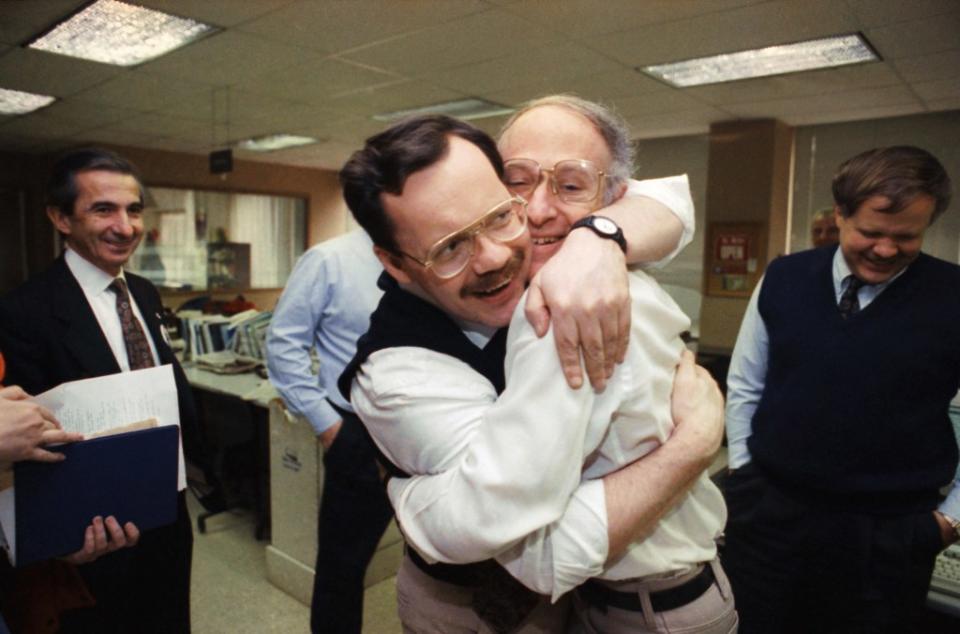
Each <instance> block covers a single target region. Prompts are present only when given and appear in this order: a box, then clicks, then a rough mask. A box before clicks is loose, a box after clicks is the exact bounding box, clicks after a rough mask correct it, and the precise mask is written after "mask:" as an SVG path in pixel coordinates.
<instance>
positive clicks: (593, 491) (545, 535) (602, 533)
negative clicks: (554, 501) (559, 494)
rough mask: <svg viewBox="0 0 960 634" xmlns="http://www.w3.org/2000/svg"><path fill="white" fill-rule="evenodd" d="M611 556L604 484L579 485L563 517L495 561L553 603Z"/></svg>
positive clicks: (599, 568)
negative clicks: (549, 598)
mask: <svg viewBox="0 0 960 634" xmlns="http://www.w3.org/2000/svg"><path fill="white" fill-rule="evenodd" d="M608 552H609V541H608V539H607V506H606V498H605V493H604V488H603V481H602V480H590V481H587V482H585V483H583V484H581V485H580V487H579V488H578V489H577V491H576V493H575V494H574V495H573V497H571V498H570V503H569V505H568V506H567V509H566V511H565V512H564V514H563V517H562V518H561V519H560V520H559V521H557V522H555V523H553V524H551V525H550V526H548V527H546V528H544V529H541V530H539V531H537V532H536V533H534V534H532V535H530V536H528V537H527V538H526V539H525V540H524V541H523V542H522V543H521V544H520V545H518V546H517V547H515V548H511V549H510V550H508V551H507V552H505V553H503V554H502V555H501V556H498V557H497V561H498V562H499V563H500V564H501V565H502V566H503V567H504V568H506V569H507V571H508V572H509V573H510V574H511V575H513V576H514V577H516V578H517V579H518V580H520V582H521V583H523V584H524V585H525V586H527V587H528V588H530V589H532V590H534V591H535V592H539V593H540V594H548V595H550V597H551V600H552V601H553V602H556V601H557V600H558V599H559V598H560V597H561V596H563V595H564V594H566V593H567V592H569V591H570V590H572V589H573V588H575V587H577V586H578V585H580V584H581V583H583V582H584V581H586V580H587V579H590V578H591V577H596V576H597V575H599V574H600V573H602V572H603V569H604V566H605V564H606V561H607V554H608Z"/></svg>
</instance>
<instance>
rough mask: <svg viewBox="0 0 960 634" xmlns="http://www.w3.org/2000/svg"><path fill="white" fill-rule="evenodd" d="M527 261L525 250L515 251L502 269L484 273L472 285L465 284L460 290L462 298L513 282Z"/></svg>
mask: <svg viewBox="0 0 960 634" xmlns="http://www.w3.org/2000/svg"><path fill="white" fill-rule="evenodd" d="M525 259H526V254H525V253H524V251H523V249H513V253H512V254H511V256H510V259H509V260H507V262H506V264H504V265H503V267H502V268H500V269H498V270H496V271H490V272H488V273H484V274H483V275H481V276H479V277H477V279H475V280H473V281H472V282H471V283H470V284H465V285H464V286H463V288H461V289H460V297H466V296H467V295H471V294H473V293H486V292H489V291H491V290H493V289H495V288H497V287H499V286H502V285H504V284H505V283H507V282H509V281H511V280H512V279H513V278H514V277H516V276H517V275H518V274H519V273H520V271H521V269H522V268H523V263H524V260H525Z"/></svg>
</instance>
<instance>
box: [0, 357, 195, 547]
mask: <svg viewBox="0 0 960 634" xmlns="http://www.w3.org/2000/svg"><path fill="white" fill-rule="evenodd" d="M33 400H34V401H35V402H37V403H39V404H41V405H43V406H44V407H46V408H47V409H49V410H50V411H52V412H53V414H54V416H56V417H57V419H58V420H59V421H60V423H61V424H62V425H63V428H64V429H66V430H67V431H76V432H80V433H82V434H84V436H86V437H88V438H89V437H91V436H94V435H98V434H102V433H103V432H107V431H110V430H112V429H116V428H123V427H125V426H128V425H131V424H133V423H137V422H140V421H145V420H147V419H150V418H153V419H156V422H157V424H158V425H160V426H163V425H176V426H179V424H180V410H179V406H178V397H177V385H176V381H175V380H174V377H173V366H171V365H163V366H160V367H155V368H147V369H145V370H135V371H132V372H120V373H117V374H111V375H108V376H102V377H96V378H92V379H83V380H80V381H70V382H68V383H63V384H61V385H58V386H57V387H55V388H53V389H51V390H48V391H46V392H44V393H43V394H40V395H38V396H35V397H34V398H33ZM178 443H179V448H178V453H179V456H178V466H177V488H178V490H183V489H184V488H186V484H187V479H186V469H185V463H184V459H183V444H182V441H180V440H178ZM15 488H16V482H14V486H13V487H7V488H6V489H4V490H3V491H0V525H2V528H3V533H4V536H5V537H6V540H7V546H8V547H9V550H10V551H12V553H15V552H16V534H15V528H14V527H15V526H16V516H15V506H16V505H15ZM92 518H93V515H91V516H90V519H92ZM118 519H119V518H118ZM11 556H13V555H12V554H11Z"/></svg>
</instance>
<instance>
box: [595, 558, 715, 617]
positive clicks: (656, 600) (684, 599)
mask: <svg viewBox="0 0 960 634" xmlns="http://www.w3.org/2000/svg"><path fill="white" fill-rule="evenodd" d="M714 581H715V577H714V576H713V568H711V567H710V564H707V565H705V566H704V567H703V570H701V571H700V574H698V575H697V576H695V577H693V578H692V579H690V580H689V581H687V582H686V583H683V584H681V585H679V586H677V587H675V588H669V589H667V590H658V591H656V592H651V593H650V605H651V606H653V611H654V612H666V611H668V610H676V609H677V608H680V607H683V606H685V605H687V604H688V603H691V602H692V601H694V600H696V599H699V598H700V597H701V596H702V595H703V593H704V592H706V591H707V590H708V589H709V588H710V586H711V585H713V582H714ZM577 592H578V593H579V595H580V597H581V598H582V599H583V600H584V601H586V602H587V603H588V604H589V605H592V606H596V607H601V608H606V607H613V608H619V609H621V610H629V611H631V612H643V605H642V604H641V602H640V597H639V596H638V595H637V594H636V593H635V592H620V591H619V590H614V589H612V588H610V587H609V586H606V585H604V584H602V583H600V582H599V581H597V580H595V579H589V580H588V581H587V582H586V583H584V584H583V585H582V586H580V587H579V588H577Z"/></svg>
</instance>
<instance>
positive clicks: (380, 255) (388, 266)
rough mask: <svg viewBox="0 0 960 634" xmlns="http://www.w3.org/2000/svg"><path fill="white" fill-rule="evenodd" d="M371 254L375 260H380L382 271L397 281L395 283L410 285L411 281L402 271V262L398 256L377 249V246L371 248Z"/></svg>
mask: <svg viewBox="0 0 960 634" xmlns="http://www.w3.org/2000/svg"><path fill="white" fill-rule="evenodd" d="M373 253H374V254H375V255H376V256H377V259H378V260H380V264H382V265H383V269H384V270H385V271H386V272H387V273H389V274H390V276H391V277H393V279H395V280H397V282H399V283H400V284H410V283H411V282H412V281H413V280H411V279H410V276H409V275H407V272H406V271H405V270H404V268H403V262H402V261H401V259H400V257H399V256H397V255H395V254H393V253H390V252H389V251H387V250H386V249H384V248H382V247H378V246H377V245H374V246H373Z"/></svg>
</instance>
